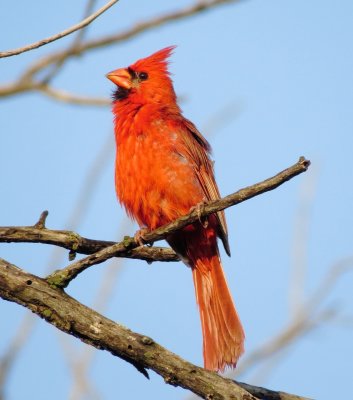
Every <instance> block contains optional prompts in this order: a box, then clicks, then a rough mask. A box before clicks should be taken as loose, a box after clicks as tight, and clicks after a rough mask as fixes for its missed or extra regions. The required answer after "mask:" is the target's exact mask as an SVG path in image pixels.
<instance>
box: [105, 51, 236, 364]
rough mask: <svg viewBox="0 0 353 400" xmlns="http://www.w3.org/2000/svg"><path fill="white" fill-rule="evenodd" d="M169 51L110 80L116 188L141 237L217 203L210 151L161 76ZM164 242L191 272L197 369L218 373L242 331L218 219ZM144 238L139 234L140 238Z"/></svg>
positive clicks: (166, 78) (229, 358)
mask: <svg viewBox="0 0 353 400" xmlns="http://www.w3.org/2000/svg"><path fill="white" fill-rule="evenodd" d="M173 49H174V46H170V47H167V48H164V49H162V50H160V51H157V52H156V53H154V54H152V55H151V56H149V57H146V58H143V59H140V60H138V61H137V62H135V63H134V64H132V65H130V66H129V67H127V68H121V69H117V70H115V71H112V72H109V73H108V74H107V78H108V79H110V80H111V81H112V82H113V83H114V84H115V85H116V90H115V91H114V94H113V105H112V111H113V114H114V124H115V139H116V145H117V155H116V165H115V187H116V192H117V195H118V198H119V201H120V203H121V204H123V205H124V207H125V209H126V211H127V213H128V214H129V216H131V217H132V218H133V219H135V220H136V221H137V222H138V224H139V225H140V228H141V229H148V230H152V229H155V228H157V227H159V226H161V225H164V224H167V223H169V222H171V221H173V220H175V219H177V218H178V217H180V216H182V215H185V214H187V213H188V212H189V211H190V209H191V208H192V207H195V206H197V205H200V204H202V202H204V201H207V200H215V199H218V198H219V197H220V194H219V190H218V187H217V184H216V181H215V178H214V172H213V162H212V161H211V159H210V151H211V148H210V145H209V143H208V142H207V141H206V139H205V138H204V137H203V136H202V135H201V133H200V132H199V131H198V130H197V128H196V127H195V125H194V124H193V123H192V122H191V121H189V120H188V119H186V118H185V117H184V116H183V115H182V113H181V109H180V107H179V106H178V104H177V99H176V95H175V92H174V88H173V84H172V80H171V78H170V74H169V72H168V57H170V55H171V53H172V51H173ZM207 222H208V223H207V226H206V224H202V223H201V222H196V223H194V224H192V225H189V226H187V227H185V228H184V229H182V230H181V231H179V232H177V233H175V234H172V235H170V236H169V237H167V239H166V240H167V242H168V243H169V244H170V246H171V247H172V248H173V249H174V250H175V251H176V253H177V254H178V255H179V256H180V258H181V260H182V261H183V262H184V263H185V264H186V265H188V266H189V267H191V270H192V276H193V281H194V286H195V293H196V300H197V303H198V306H199V311H200V318H201V326H202V334H203V357H204V366H205V368H207V369H209V370H214V371H224V369H225V367H226V366H228V367H233V368H234V367H235V366H236V364H237V361H238V359H239V357H240V355H241V354H242V353H243V344H244V331H243V328H242V325H241V323H240V320H239V317H238V314H237V311H236V310H235V307H234V303H233V300H232V297H231V294H230V292H229V289H228V285H227V282H226V279H225V276H224V273H223V269H222V264H221V260H220V256H219V250H218V246H217V236H218V237H220V239H221V240H222V242H223V245H224V248H225V250H226V252H227V253H228V255H230V250H229V244H228V237H227V225H226V221H225V216H224V213H223V212H218V213H217V214H213V215H211V216H210V217H209V218H208V221H207ZM141 232H143V230H141Z"/></svg>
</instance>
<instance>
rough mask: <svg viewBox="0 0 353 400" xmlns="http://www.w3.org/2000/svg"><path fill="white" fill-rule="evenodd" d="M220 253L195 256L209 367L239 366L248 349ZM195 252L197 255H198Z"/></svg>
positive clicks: (194, 276) (206, 366)
mask: <svg viewBox="0 0 353 400" xmlns="http://www.w3.org/2000/svg"><path fill="white" fill-rule="evenodd" d="M216 253H217V254H215V255H212V256H211V257H210V258H209V257H206V258H205V257H202V258H198V257H192V258H193V260H192V261H193V263H192V264H193V265H192V276H193V280H194V285H195V293H196V300H197V303H198V305H199V310H200V318H201V326H202V335H203V357H204V364H205V368H207V369H209V370H213V371H224V369H225V367H226V366H229V367H233V368H234V367H235V366H236V364H237V361H238V359H239V357H240V356H241V354H242V353H243V351H244V338H245V335H244V330H243V327H242V325H241V322H240V320H239V317H238V313H237V311H236V309H235V307H234V303H233V300H232V296H231V294H230V292H229V289H228V285H227V282H226V279H225V276H224V273H223V269H222V265H221V261H220V258H219V255H218V251H217V252H216ZM194 256H195V255H194Z"/></svg>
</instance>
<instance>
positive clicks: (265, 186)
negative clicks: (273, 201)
mask: <svg viewBox="0 0 353 400" xmlns="http://www.w3.org/2000/svg"><path fill="white" fill-rule="evenodd" d="M309 165H310V161H308V160H306V159H305V158H304V157H300V159H299V161H298V162H297V163H296V164H294V165H292V166H291V167H289V168H287V169H285V170H284V171H282V172H280V173H278V174H277V175H275V176H273V177H272V178H268V179H266V180H264V181H262V182H260V183H256V184H255V185H252V186H248V187H246V188H244V189H241V190H239V191H237V192H235V193H233V194H230V195H229V196H226V197H224V198H222V199H220V200H215V201H211V202H209V203H207V204H205V206H204V207H203V209H202V210H201V212H200V210H196V209H195V210H193V211H191V212H190V213H189V214H188V215H185V216H183V217H180V218H178V219H177V220H176V221H173V222H172V223H170V224H167V225H165V226H162V227H160V228H158V229H155V230H154V231H152V232H149V233H147V234H145V235H144V236H143V239H144V241H145V242H146V243H147V244H153V242H155V241H157V240H161V239H165V238H166V237H167V236H168V235H170V234H172V233H174V232H176V231H178V230H180V229H182V228H184V227H185V226H187V225H189V224H191V223H194V222H196V221H198V220H199V219H200V218H204V217H207V216H208V215H210V214H212V213H215V212H217V211H221V210H224V209H225V208H228V207H231V206H234V205H235V204H239V203H241V202H243V201H245V200H249V199H251V198H252V197H255V196H258V195H259V194H262V193H265V192H268V191H270V190H273V189H275V188H277V187H278V186H280V185H282V184H283V183H284V182H286V181H288V180H289V179H292V178H294V177H295V176H297V175H299V174H301V173H302V172H305V171H306V170H307V169H308V167H309ZM23 234H25V235H23ZM26 235H28V236H29V235H31V236H32V238H33V239H32V240H29V239H28V237H26ZM1 241H2V242H10V241H11V242H14V241H17V242H19V241H27V242H28V241H35V242H41V243H43V242H44V243H51V244H58V245H60V246H62V247H65V248H68V249H70V250H71V251H74V252H78V251H79V250H78V249H79V248H80V249H81V250H82V249H85V250H86V249H87V245H88V246H91V247H90V248H91V249H92V246H98V248H99V246H104V248H102V249H100V250H98V251H96V252H94V253H93V254H91V255H90V256H88V257H86V258H83V259H82V260H79V261H76V262H74V263H72V264H70V265H68V266H67V267H66V268H64V269H61V270H58V271H56V272H54V273H53V274H51V275H50V276H48V278H47V279H48V281H49V282H50V283H51V284H52V285H55V286H56V287H66V286H67V285H68V284H69V283H70V281H71V280H72V279H74V278H75V277H76V276H77V275H78V274H79V273H81V272H83V271H84V270H85V269H87V268H88V267H90V266H92V265H96V264H100V263H102V262H104V261H106V260H108V259H109V258H112V257H130V258H142V259H144V260H146V254H148V255H149V258H148V261H156V260H157V259H158V260H161V258H160V257H163V256H164V254H165V253H166V250H165V249H160V248H159V249H156V248H154V247H150V248H148V247H143V246H139V244H138V243H137V242H136V241H135V239H134V238H131V237H128V236H126V237H125V238H124V240H123V241H122V242H120V243H115V244H113V245H109V242H102V241H92V240H90V239H86V238H82V237H80V236H79V235H77V234H75V233H73V232H69V231H50V230H46V229H38V228H31V227H22V228H21V227H17V228H16V227H7V228H0V242H1ZM96 248H97V247H96ZM152 253H153V256H154V257H156V258H152V257H151V254H152ZM174 254H175V253H174ZM174 254H173V255H172V254H171V253H169V254H168V256H167V257H170V256H172V257H175V255H174ZM174 260H175V259H173V261H174ZM169 261H172V260H169Z"/></svg>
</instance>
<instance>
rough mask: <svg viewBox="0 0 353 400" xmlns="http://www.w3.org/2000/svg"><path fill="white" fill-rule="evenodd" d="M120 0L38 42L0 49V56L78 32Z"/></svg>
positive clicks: (23, 50)
mask: <svg viewBox="0 0 353 400" xmlns="http://www.w3.org/2000/svg"><path fill="white" fill-rule="evenodd" d="M118 1H119V0H110V1H109V3H107V4H106V5H105V6H103V7H102V8H100V9H99V10H98V11H97V12H95V13H94V14H92V15H91V16H89V17H87V18H85V19H84V20H83V21H81V22H80V23H78V24H76V25H74V26H72V27H70V28H68V29H65V30H64V31H62V32H59V33H57V34H56V35H53V36H50V37H48V38H45V39H41V40H39V41H38V42H35V43H32V44H29V45H27V46H23V47H19V48H17V49H14V50H9V51H0V58H4V57H11V56H16V55H18V54H21V53H24V52H26V51H30V50H34V49H38V48H39V47H42V46H45V45H46V44H49V43H52V42H54V41H56V40H59V39H61V38H63V37H65V36H67V35H70V34H71V33H73V32H76V31H78V30H79V29H82V28H84V27H85V26H87V25H89V24H90V23H91V22H93V21H94V20H95V19H96V18H98V17H99V16H100V15H102V14H103V13H104V12H105V11H107V10H108V9H109V8H110V7H111V6H113V5H114V4H115V3H117V2H118Z"/></svg>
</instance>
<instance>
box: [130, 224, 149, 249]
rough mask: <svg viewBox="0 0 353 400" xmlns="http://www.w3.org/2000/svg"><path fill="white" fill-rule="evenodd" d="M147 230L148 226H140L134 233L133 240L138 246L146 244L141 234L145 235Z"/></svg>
mask: <svg viewBox="0 0 353 400" xmlns="http://www.w3.org/2000/svg"><path fill="white" fill-rule="evenodd" d="M149 231H150V230H149V229H148V228H141V229H139V230H138V231H137V232H136V233H135V235H134V239H135V242H136V243H138V245H139V246H144V245H145V244H146V241H145V239H144V237H143V235H145V234H146V233H148V232H149Z"/></svg>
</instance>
